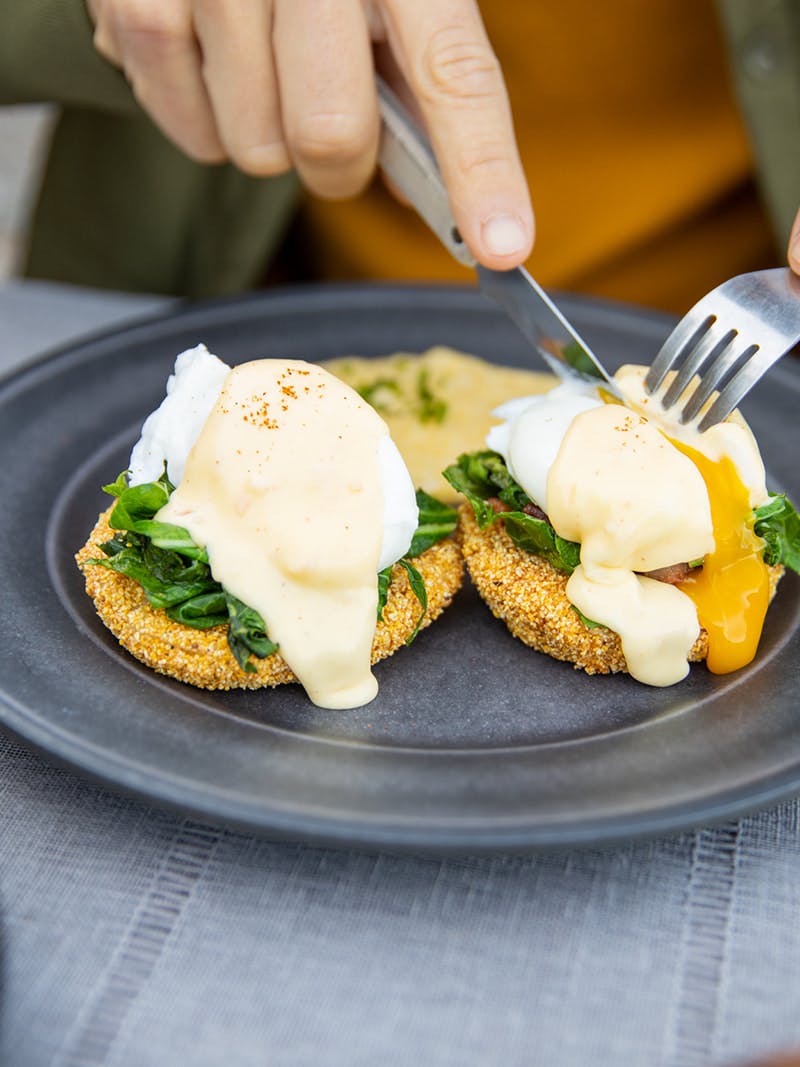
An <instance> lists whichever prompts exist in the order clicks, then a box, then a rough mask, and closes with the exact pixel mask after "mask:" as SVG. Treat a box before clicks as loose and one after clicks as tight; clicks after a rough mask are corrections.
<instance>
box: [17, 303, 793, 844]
mask: <svg viewBox="0 0 800 1067" xmlns="http://www.w3.org/2000/svg"><path fill="white" fill-rule="evenodd" d="M378 294H379V295H380V296H381V297H383V298H384V299H387V298H388V299H389V300H390V301H391V300H393V299H394V300H397V301H400V302H403V301H407V300H408V299H409V297H412V298H414V299H415V300H418V301H420V302H422V303H427V304H431V303H434V304H436V303H440V302H441V300H442V298H446V299H447V300H454V301H456V304H458V303H460V302H461V301H464V302H466V303H467V304H468V305H469V306H470V308H471V309H472V310H475V309H476V304H475V293H474V291H473V290H471V289H467V288H466V287H463V286H450V285H446V286H424V287H420V286H417V285H394V284H386V283H378V284H367V285H360V284H358V285H354V284H344V285H337V286H330V285H326V286H319V287H317V286H293V287H290V288H285V289H276V290H272V291H270V292H264V293H260V292H259V293H252V294H239V295H237V296H235V297H232V298H224V299H220V300H213V301H206V302H202V303H197V304H190V305H181V306H178V307H174V306H173V307H171V308H169V309H167V310H166V311H163V312H159V313H157V314H156V315H152V314H145V315H141V316H138V317H136V318H135V319H133V320H130V319H129V320H125V322H124V323H123V324H122V325H121V326H120V327H113V326H112V327H109V328H105V329H102V330H99V331H95V332H92V333H89V334H87V335H86V336H84V337H79V338H77V339H74V340H72V341H70V342H69V343H68V344H65V345H62V346H57V347H54V348H51V349H49V350H47V351H46V352H43V353H41V354H40V355H39V356H38V357H36V358H35V359H33V360H30V361H28V362H26V363H25V364H23V365H22V366H20V367H18V368H13V369H12V370H11V371H10V372H8V373H6V374H4V375H3V376H2V377H0V391H1V392H2V393H5V392H6V391H7V389H9V388H13V387H14V385H15V383H16V384H22V383H24V380H25V379H26V378H28V377H30V376H31V375H32V374H33V375H39V374H41V373H42V372H44V373H45V374H47V372H48V370H50V369H51V368H53V366H54V365H55V364H57V363H58V362H59V361H63V360H64V359H78V357H79V355H80V353H81V352H84V351H89V352H90V351H91V350H92V349H93V348H94V347H96V346H98V345H99V346H101V347H102V346H103V345H105V344H107V343H109V342H114V341H117V342H118V341H119V340H120V339H124V338H133V337H134V336H135V334H136V332H137V331H140V330H145V331H151V330H153V329H157V328H158V327H159V326H160V325H166V326H167V327H174V326H176V325H179V324H180V323H181V322H186V323H187V324H188V323H190V322H191V321H192V320H193V319H194V318H197V317H200V318H206V317H208V316H209V315H212V316H213V315H214V314H215V313H216V312H218V311H223V312H224V313H225V314H226V315H233V314H235V311H236V309H237V308H238V309H241V308H242V307H243V306H262V305H264V304H271V305H274V304H275V303H278V302H280V303H283V304H284V305H286V304H291V303H294V302H298V303H299V304H301V305H307V304H308V303H310V302H313V303H315V305H316V306H317V307H318V308H319V307H323V308H324V305H325V304H326V303H330V304H331V307H332V308H335V306H336V305H337V304H340V303H341V301H342V299H343V298H345V299H349V300H353V299H355V300H356V301H357V302H358V301H359V300H365V301H367V302H370V301H371V300H374V298H375V296H376V295H378ZM562 305H563V306H564V307H565V308H566V309H568V310H569V308H570V307H580V308H582V309H584V310H587V309H592V310H593V311H594V312H595V313H596V314H598V315H600V316H604V317H607V318H611V319H613V318H615V317H619V316H622V317H624V319H625V320H626V321H627V322H628V323H630V321H631V320H636V321H638V322H640V323H646V324H647V325H648V327H652V326H657V328H658V329H663V330H666V329H668V328H669V325H670V324H671V323H673V322H674V321H675V316H671V315H668V314H667V313H664V312H653V311H650V310H649V309H646V308H639V307H637V306H635V305H628V304H624V303H620V302H613V301H606V300H602V299H600V298H590V297H583V296H576V295H574V294H565V295H564V296H563V297H562ZM486 310H487V312H489V313H494V312H493V309H492V308H491V307H490V306H487V308H486ZM0 723H2V724H3V725H4V727H5V728H6V729H8V730H9V731H10V732H11V733H12V734H13V735H14V736H16V737H18V738H19V739H20V740H22V741H23V742H24V743H28V744H30V745H32V746H33V747H35V748H36V749H37V750H38V751H40V752H42V753H44V754H45V755H46V756H47V757H48V758H50V759H54V760H55V761H56V762H58V763H60V764H62V765H66V766H68V767H70V768H73V769H78V770H80V771H82V772H84V773H86V774H88V775H89V776H90V777H91V778H92V779H94V780H95V781H98V782H101V783H102V784H103V785H106V786H110V787H111V788H113V789H122V790H123V791H124V792H126V793H129V794H131V795H134V796H136V797H138V798H140V799H144V800H150V801H152V800H156V801H158V802H159V803H162V804H165V805H167V806H169V807H173V808H177V809H179V810H182V811H186V810H187V809H188V810H190V811H192V812H194V813H195V814H198V815H201V816H202V817H203V818H207V819H209V820H210V821H216V822H219V821H220V820H221V821H223V822H225V823H226V824H229V825H236V826H238V827H241V828H243V829H247V830H248V831H257V832H260V833H272V834H276V835H279V836H285V837H297V836H298V835H300V836H302V837H303V838H305V839H307V840H315V841H320V842H326V843H328V844H331V843H333V844H340V845H342V844H355V845H357V846H359V847H392V848H413V849H433V850H435V851H437V852H442V851H459V852H464V851H496V850H498V849H514V850H516V849H529V848H540V847H552V846H554V845H555V846H567V847H572V846H574V845H599V844H612V843H618V842H621V841H628V840H632V839H638V838H642V837H652V836H653V835H656V834H661V833H667V832H669V833H678V832H681V831H683V830H686V829H689V828H691V827H693V826H696V825H698V823H700V822H702V823H704V824H706V823H709V822H715V821H720V820H724V819H729V818H731V817H735V816H740V815H743V814H746V813H748V812H751V811H754V810H757V809H759V808H763V807H764V806H765V805H767V804H772V803H776V802H780V801H782V800H785V799H788V798H789V797H790V796H792V795H794V794H795V793H796V792H797V791H798V789H800V763H798V764H797V765H796V766H795V767H793V768H792V770H785V771H781V772H777V773H776V774H775V775H774V776H773V777H772V778H768V779H764V781H763V782H762V783H761V785H760V788H756V789H754V788H752V787H750V788H747V787H745V793H744V795H742V791H741V788H735V787H733V788H732V789H731V790H729V791H728V793H727V794H726V793H724V792H722V793H719V794H718V795H717V800H716V802H715V803H706V804H705V805H704V806H703V808H702V810H701V811H698V809H697V807H696V805H695V804H693V803H692V802H691V801H690V802H688V803H686V804H682V803H676V804H674V805H666V806H662V807H660V808H658V809H657V810H654V811H652V812H650V813H645V814H643V813H641V812H639V813H638V814H637V813H634V814H633V816H631V815H630V814H629V813H626V812H623V813H622V814H619V815H608V814H605V815H604V816H602V817H601V818H599V819H598V820H597V821H589V822H587V821H586V820H585V819H582V820H581V821H580V823H579V824H577V825H570V822H569V819H568V818H567V819H564V820H555V821H553V822H552V823H551V824H550V825H546V826H542V825H538V826H537V825H535V824H534V825H533V826H531V825H530V822H529V819H530V817H529V816H524V817H521V818H520V820H518V821H519V823H520V826H519V829H516V830H515V829H512V828H510V827H507V829H506V830H504V831H499V830H498V827H497V826H496V825H495V824H491V823H490V824H489V825H488V826H487V828H486V830H485V831H480V830H477V829H476V827H475V825H474V824H473V825H472V826H471V827H470V828H468V829H464V828H463V827H458V826H457V825H453V826H451V827H448V828H445V829H443V830H434V829H433V828H431V827H427V828H424V829H423V830H422V832H417V833H415V832H413V829H411V828H409V827H408V826H405V825H403V824H402V821H401V822H400V823H398V825H397V827H395V828H392V827H389V826H387V825H385V824H383V825H381V826H374V825H372V824H370V823H369V820H365V823H364V824H363V825H358V824H353V823H352V822H345V823H344V824H341V825H340V824H338V823H337V822H336V820H333V821H331V820H330V819H315V818H314V817H313V816H309V815H304V814H298V813H297V811H296V810H292V811H291V812H290V813H289V815H288V816H287V817H286V818H283V817H282V816H281V814H280V812H279V810H277V809H271V811H270V818H269V821H268V822H265V820H264V819H263V817H256V816H255V815H251V814H250V812H249V809H248V807H247V806H242V805H240V804H239V803H238V802H237V801H234V802H233V804H232V805H230V804H229V805H228V808H229V810H228V812H226V813H223V814H220V811H219V809H218V807H214V806H213V805H211V804H210V803H206V802H204V799H203V790H202V789H201V790H199V791H198V790H197V789H194V788H189V789H188V793H189V794H193V796H192V797H191V799H190V800H189V802H188V803H187V798H186V793H187V790H185V789H184V790H183V794H184V795H183V796H178V795H176V793H175V791H174V790H170V788H168V786H169V782H168V781H165V780H164V779H163V778H160V777H159V776H158V775H157V774H156V775H155V776H153V775H152V774H149V775H148V774H145V775H142V774H140V773H137V772H136V770H135V768H133V765H132V764H130V763H129V761H126V760H124V759H122V760H120V758H119V756H118V754H115V753H111V754H109V753H108V752H106V750H104V749H101V748H99V747H98V746H96V745H94V746H93V745H92V744H91V743H90V742H87V741H86V740H85V739H80V740H79V741H77V742H76V740H75V738H73V737H71V736H70V735H69V734H65V733H64V732H63V731H59V730H58V728H57V727H55V725H54V724H50V727H49V728H40V727H39V726H37V725H36V722H34V721H32V720H30V718H27V719H26V718H25V715H24V713H22V712H21V711H20V709H19V708H18V709H16V714H15V709H14V707H13V702H12V701H11V700H10V699H9V697H8V694H7V693H6V692H5V685H3V690H2V692H0ZM55 739H57V740H58V744H57V745H56V744H55V743H54V741H55ZM516 747H517V746H513V745H512V746H511V748H512V749H514V748H516ZM90 750H91V751H94V752H96V753H98V758H97V760H95V759H93V758H89V755H88V754H90ZM491 751H492V752H497V749H493V750H491ZM109 760H110V763H111V764H112V765H113V767H114V768H115V773H114V774H111V775H110V774H108V773H107V767H108V764H109ZM123 765H127V766H130V767H131V768H132V770H131V772H130V773H123V771H122V770H121V767H122V766H123ZM104 767H105V768H106V769H104ZM184 781H185V782H191V780H190V779H184ZM208 788H209V786H208V785H206V786H205V789H206V790H208ZM178 792H181V790H179V791H178ZM221 792H223V793H225V791H224V790H222V791H221ZM226 795H227V794H226ZM231 807H232V808H233V809H236V810H235V811H234V810H230V809H231ZM257 807H258V808H259V810H261V811H262V816H263V803H260V804H259V805H257ZM440 819H441V816H440ZM526 820H527V821H526Z"/></svg>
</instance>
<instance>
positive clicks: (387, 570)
mask: <svg viewBox="0 0 800 1067" xmlns="http://www.w3.org/2000/svg"><path fill="white" fill-rule="evenodd" d="M391 584H392V565H391V563H390V564H389V566H388V567H384V568H383V570H382V571H378V622H380V621H381V620H382V619H383V609H384V608H385V607H386V601H387V599H388V597H389V586H390V585H391Z"/></svg>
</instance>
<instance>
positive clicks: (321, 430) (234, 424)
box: [158, 359, 387, 708]
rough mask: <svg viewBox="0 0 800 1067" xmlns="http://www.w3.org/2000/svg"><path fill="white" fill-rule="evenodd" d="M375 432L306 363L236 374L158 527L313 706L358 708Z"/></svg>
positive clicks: (375, 477)
mask: <svg viewBox="0 0 800 1067" xmlns="http://www.w3.org/2000/svg"><path fill="white" fill-rule="evenodd" d="M386 432H387V431H386V425H385V423H384V422H383V420H382V419H381V418H380V416H379V415H378V414H377V413H376V412H375V411H374V410H373V409H372V408H370V407H369V405H368V404H366V403H365V402H364V401H363V400H362V399H361V398H360V397H359V396H358V394H357V393H355V391H354V390H352V389H350V388H349V387H348V386H346V385H345V384H344V383H342V382H340V381H338V379H336V378H334V377H333V376H332V375H330V374H329V373H328V372H327V371H325V370H323V369H322V368H321V367H318V366H315V365H314V364H310V363H304V362H300V361H297V360H273V359H271V360H257V361H254V362H251V363H245V364H242V365H240V366H238V367H235V368H234V369H233V370H232V371H231V372H230V374H229V375H228V376H227V378H226V379H225V384H224V387H223V389H222V392H221V394H220V396H219V399H218V400H217V403H216V405H215V406H214V408H213V410H212V412H211V414H210V416H209V417H208V419H207V421H206V423H205V425H204V426H203V429H202V431H201V433H200V436H199V437H198V439H197V441H196V442H195V444H194V446H193V448H192V450H191V452H190V453H189V457H188V459H187V462H186V470H185V474H184V477H183V480H182V481H181V483H180V485H179V486H178V487H177V488H176V490H175V491H174V493H173V494H172V496H171V498H170V500H169V502H168V503H167V504H166V505H165V507H164V508H162V509H161V511H160V512H159V515H158V518H159V519H160V520H162V521H165V522H173V523H176V524H178V525H180V526H183V527H185V528H186V529H187V530H188V531H189V533H190V534H191V536H192V538H193V540H194V541H195V542H197V544H199V545H202V546H203V547H205V548H206V550H207V552H208V557H209V562H210V565H211V570H212V573H213V575H214V577H215V578H216V579H217V581H219V582H220V583H221V584H222V585H223V586H224V587H225V589H227V590H228V591H229V592H230V593H231V594H233V596H236V597H238V598H239V599H240V600H243V601H244V602H245V603H247V604H249V605H250V606H251V607H253V608H255V610H256V611H258V612H259V613H260V615H261V616H262V618H263V619H264V622H265V624H266V628H267V632H268V633H269V635H270V637H271V638H272V640H273V641H276V642H277V643H278V645H279V648H280V652H281V655H282V656H283V658H284V659H285V660H286V662H287V663H288V664H289V666H290V667H291V669H292V670H293V671H294V673H295V674H296V675H297V677H298V679H299V680H300V682H301V683H302V684H303V686H304V687H305V689H306V691H307V693H308V695H309V697H310V698H311V700H312V701H313V702H314V703H315V704H318V705H319V706H320V707H325V708H349V707H359V706H360V705H362V704H366V703H368V702H369V701H370V700H372V699H373V697H374V696H375V695H376V693H377V690H378V685H377V682H376V680H375V678H374V676H373V674H372V672H371V670H370V661H371V648H372V640H373V636H374V633H375V621H376V611H377V598H378V588H377V569H378V561H379V556H380V550H381V540H382V536H383V489H382V483H381V475H380V466H379V459H378V450H379V444H380V440H381V438H382V437H383V436H384V435H385V434H386Z"/></svg>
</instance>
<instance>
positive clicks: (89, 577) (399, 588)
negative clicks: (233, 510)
mask: <svg viewBox="0 0 800 1067" xmlns="http://www.w3.org/2000/svg"><path fill="white" fill-rule="evenodd" d="M112 507H113V505H112ZM111 510H112V508H108V510H107V511H104V512H103V513H102V514H101V515H100V517H99V519H98V520H97V523H96V525H95V527H94V529H93V530H92V532H91V534H90V535H89V539H88V541H87V542H86V544H85V545H84V546H83V548H82V549H81V550H80V552H78V554H77V555H76V557H75V559H76V561H77V563H78V565H79V566H80V567H81V569H82V571H83V575H84V578H85V579H86V592H87V593H88V594H89V596H90V597H91V598H92V600H93V601H94V605H95V608H96V610H97V614H98V615H99V616H100V618H101V619H102V621H103V622H104V623H105V625H106V626H107V627H108V629H109V630H110V631H111V632H112V633H113V634H114V636H115V637H116V638H117V640H118V641H119V643H120V644H121V645H122V647H123V648H125V649H127V650H128V652H130V653H131V655H133V656H135V657H136V659H138V660H141V662H142V663H145V664H146V665H147V666H148V667H152V668H153V670H155V671H158V672H159V673H160V674H168V675H170V676H171V677H172V678H177V679H178V680H179V681H181V682H188V683H189V684H190V685H195V686H199V687H200V688H201V689H260V688H262V687H263V686H275V685H282V684H283V683H284V682H294V681H297V679H296V678H295V676H294V674H292V672H291V670H290V669H289V667H288V666H287V665H286V663H285V661H284V660H283V659H282V657H281V655H280V653H278V652H276V653H274V654H273V655H271V656H267V657H266V658H265V659H255V658H253V659H251V663H252V664H253V665H254V666H255V668H256V670H255V673H254V674H249V673H247V672H245V671H243V670H242V669H241V667H240V666H239V664H238V663H237V662H236V660H235V659H234V657H233V655H232V654H231V651H230V649H229V648H228V639H227V627H225V626H215V627H213V628H212V629H210V630H195V629H192V628H191V627H189V626H184V625H183V623H180V622H173V620H172V619H170V618H168V617H167V615H166V614H165V613H164V612H163V611H158V610H156V609H155V608H152V607H151V606H150V604H149V603H148V602H147V598H146V596H145V594H144V590H143V589H142V587H141V586H140V585H139V584H138V583H137V582H135V581H133V579H132V578H128V577H126V576H125V575H123V574H117V573H116V572H115V571H111V570H108V568H106V567H98V566H93V565H90V566H86V562H87V560H90V559H98V558H101V557H102V552H101V550H100V547H99V546H100V545H101V544H102V543H103V542H104V541H108V540H110V539H111V538H112V537H113V535H114V531H113V530H112V529H111V527H110V526H109V525H108V517H109V515H110V513H111ZM414 566H415V567H416V568H417V570H418V571H419V572H420V574H421V575H422V577H423V578H424V579H425V588H426V590H427V594H428V610H427V612H426V613H425V618H424V620H423V622H422V626H423V627H425V626H428V625H430V623H431V622H433V620H434V619H435V618H437V616H439V615H441V613H442V612H443V611H444V609H445V608H446V607H447V606H448V605H449V604H450V602H451V600H452V599H453V597H454V596H455V594H456V593H457V592H458V590H459V588H460V586H461V579H462V576H463V569H464V568H463V562H462V559H461V552H460V551H459V549H458V546H457V545H456V544H455V542H454V541H452V540H449V539H448V540H446V541H440V542H439V543H438V544H436V545H434V546H433V547H432V548H429V549H428V550H427V552H423V554H422V555H421V556H419V557H418V558H417V559H415V560H414ZM419 613H420V605H419V601H418V600H417V598H416V597H415V596H414V594H413V593H412V591H411V588H410V586H409V584H408V576H407V574H406V572H405V570H404V568H403V567H400V566H398V565H395V567H394V568H393V570H392V584H391V586H390V588H389V595H388V598H387V601H386V606H385V607H384V609H383V619H382V621H381V622H379V623H378V624H377V627H376V629H375V639H374V641H373V644H372V662H373V663H377V662H378V660H381V659H385V658H386V657H387V656H391V655H392V653H393V652H396V651H397V649H398V648H400V647H401V645H403V644H404V643H405V641H406V639H407V638H408V637H409V635H410V634H411V633H412V632H413V630H414V627H415V625H416V623H417V619H418V617H419Z"/></svg>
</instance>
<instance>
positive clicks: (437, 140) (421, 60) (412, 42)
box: [383, 0, 534, 270]
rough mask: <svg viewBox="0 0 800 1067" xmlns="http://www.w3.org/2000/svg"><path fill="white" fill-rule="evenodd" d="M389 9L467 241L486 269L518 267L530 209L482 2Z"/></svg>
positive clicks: (530, 224) (407, 2) (389, 4)
mask: <svg viewBox="0 0 800 1067" xmlns="http://www.w3.org/2000/svg"><path fill="white" fill-rule="evenodd" d="M383 11H384V21H385V24H386V29H387V36H388V39H389V42H390V44H391V46H392V50H393V51H394V53H395V55H396V57H397V59H398V61H399V64H400V67H401V69H402V71H403V74H404V76H405V78H406V80H407V81H408V83H409V86H410V87H411V90H412V91H413V93H414V94H415V96H416V98H417V100H418V102H419V105H420V107H421V109H422V112H423V115H424V118H425V122H426V125H427V128H428V131H429V134H430V137H431V141H432V143H433V147H434V150H435V152H436V157H437V159H438V161H439V166H440V168H441V171H442V177H443V178H444V181H445V184H446V186H447V190H448V193H449V195H450V203H451V206H452V209H453V215H454V217H455V220H456V223H457V225H458V228H459V230H460V231H461V235H462V237H463V238H464V240H465V241H466V242H467V244H468V245H469V247H470V249H471V251H472V252H473V254H474V255H475V256H476V258H477V259H479V260H480V261H481V262H482V263H483V264H484V265H485V266H488V267H494V268H496V269H501V270H502V269H503V268H509V267H513V266H517V265H518V264H519V263H521V262H522V261H523V260H524V259H526V258H527V256H528V255H529V254H530V251H531V247H532V245H533V235H534V221H533V210H532V208H531V204H530V197H529V195H528V189H527V185H526V182H525V177H524V174H523V171H522V166H521V163H520V160H519V155H518V152H517V147H516V141H515V138H514V130H513V123H512V119H511V110H510V107H509V103H508V96H507V93H506V89H505V85H504V83H503V77H502V74H501V72H500V68H499V65H498V63H497V59H496V58H495V56H494V53H493V52H492V49H491V45H490V44H489V41H488V39H487V37H486V32H485V30H484V28H483V24H482V22H481V19H480V15H479V13H478V9H477V6H476V4H475V3H474V2H473V0H437V2H436V3H431V0H383Z"/></svg>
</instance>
